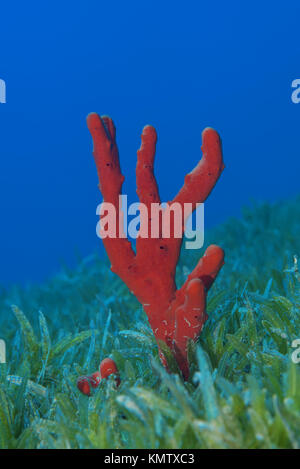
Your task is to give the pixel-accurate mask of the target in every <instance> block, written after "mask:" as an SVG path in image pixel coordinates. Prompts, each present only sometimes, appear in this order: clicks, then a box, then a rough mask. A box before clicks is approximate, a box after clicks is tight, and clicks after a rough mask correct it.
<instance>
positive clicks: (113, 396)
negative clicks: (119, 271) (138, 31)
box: [0, 197, 300, 449]
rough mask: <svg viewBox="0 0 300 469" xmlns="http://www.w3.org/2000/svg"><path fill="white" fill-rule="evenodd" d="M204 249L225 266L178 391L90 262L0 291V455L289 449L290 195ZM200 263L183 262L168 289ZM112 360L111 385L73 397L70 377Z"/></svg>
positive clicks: (298, 369)
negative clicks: (1, 355)
mask: <svg viewBox="0 0 300 469" xmlns="http://www.w3.org/2000/svg"><path fill="white" fill-rule="evenodd" d="M209 243H217V244H219V245H220V246H222V247H223V248H224V250H225V252H226V263H225V265H224V267H223V269H222V271H221V273H220V274H219V276H218V278H217V280H216V282H215V284H214V286H213V287H212V288H211V290H210V292H209V295H208V306H207V312H208V315H209V319H208V321H207V322H206V324H205V326H204V329H203V332H202V333H201V336H200V340H199V343H198V344H197V346H194V345H193V346H190V350H189V361H190V364H191V365H190V369H191V373H190V377H189V381H188V382H184V381H183V380H182V378H181V377H180V376H179V374H178V373H177V370H176V364H175V363H174V361H173V359H172V357H171V356H168V360H169V367H170V369H171V371H172V373H170V374H167V372H166V371H165V370H164V368H163V367H162V365H161V364H160V361H159V358H158V352H157V347H156V343H155V339H154V336H153V334H152V332H151V329H150V327H149V325H148V323H147V318H146V315H145V313H144V312H143V311H142V308H141V306H140V305H139V303H138V302H137V300H136V299H135V298H134V297H133V295H131V293H130V292H129V290H128V289H127V287H126V286H125V285H124V284H123V283H122V281H121V280H120V279H119V278H118V277H117V276H116V275H115V274H113V273H112V272H110V270H109V264H108V261H107V260H106V259H102V258H100V257H99V256H98V255H96V254H95V255H91V256H90V257H89V258H85V259H82V260H80V261H79V262H78V266H77V268H76V269H74V270H68V269H67V268H66V267H64V268H62V270H61V271H60V272H59V273H58V274H57V275H56V276H55V277H54V278H52V279H50V280H49V281H48V282H47V283H45V284H43V285H34V286H31V287H28V288H26V289H22V288H20V287H17V286H16V287H13V288H11V289H10V290H9V291H7V290H4V289H3V290H1V295H0V338H1V339H4V340H5V342H6V346H7V351H6V355H7V359H6V363H5V364H1V365H0V448H53V449H55V448H87V449H88V448H152V449H156V448H164V449H166V448H168V449H179V448H190V449H193V448H233V449H235V448H295V449H297V448H300V433H299V428H300V363H299V364H297V363H295V360H294V361H293V360H292V354H293V352H294V351H295V349H294V348H293V347H292V343H293V341H294V340H295V339H299V338H300V274H299V273H298V270H297V261H296V257H295V256H297V255H300V197H296V198H294V199H293V200H290V201H284V202H280V203H276V204H273V205H270V204H268V203H263V204H262V203H260V204H253V205H252V206H251V207H250V208H246V209H244V210H243V214H242V216H241V218H240V219H230V220H228V221H227V222H225V223H224V224H222V225H220V226H218V227H216V228H214V229H213V230H211V231H210V232H208V233H207V239H206V243H205V244H206V245H208V244H209ZM198 258H199V252H198V253H195V252H193V251H182V254H181V259H180V262H179V264H178V267H177V283H178V285H181V284H182V283H183V282H184V280H185V278H186V276H187V275H188V274H189V272H190V271H191V269H192V268H193V267H194V265H195V263H196V262H197V260H198ZM165 352H166V354H167V353H168V351H167V350H166V351H165ZM109 356H110V357H112V358H113V359H114V360H115V362H116V363H117V365H118V368H119V371H120V377H121V384H120V386H119V387H118V388H116V387H115V383H114V379H113V378H112V377H111V378H110V379H108V380H103V381H102V382H101V384H100V386H99V387H98V388H97V389H96V390H95V392H94V393H93V395H92V396H91V397H87V396H85V395H83V394H81V393H80V392H79V391H78V389H77V387H76V380H77V378H78V376H80V375H85V374H89V373H91V372H93V371H95V370H96V369H97V368H98V366H99V363H100V360H101V359H103V358H105V357H109ZM299 356H300V353H299Z"/></svg>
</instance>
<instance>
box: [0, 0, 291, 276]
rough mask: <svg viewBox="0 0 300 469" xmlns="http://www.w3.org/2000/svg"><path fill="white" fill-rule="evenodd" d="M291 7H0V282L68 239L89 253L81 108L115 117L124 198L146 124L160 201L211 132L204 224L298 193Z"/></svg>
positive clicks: (43, 269) (43, 260)
mask: <svg viewBox="0 0 300 469" xmlns="http://www.w3.org/2000/svg"><path fill="white" fill-rule="evenodd" d="M299 13H300V4H299V2H298V1H291V2H285V3H283V4H280V3H279V2H258V1H252V2H247V3H246V2H241V1H236V2H224V1H215V2H202V1H201V2H200V1H190V2H185V3H184V2H175V1H172V2H170V1H164V2H162V1H152V2H143V1H141V0H140V1H131V2H130V1H129V2H123V1H122V2H121V1H117V2H102V1H99V0H98V1H85V2H74V1H72V2H58V1H51V2H49V1H44V2H37V1H32V2H29V3H28V2H18V3H17V4H16V3H15V2H10V3H9V2H6V3H5V4H2V5H1V30H0V40H1V42H0V78H1V79H4V80H5V82H6V86H7V103H6V104H0V152H1V168H0V193H1V195H0V200H1V235H0V236H1V238H0V239H1V243H0V283H2V284H5V285H9V284H11V283H14V282H22V283H28V282H32V281H41V280H43V279H45V278H46V277H48V276H49V275H51V274H52V273H54V272H55V271H57V269H58V268H59V264H60V261H61V260H62V259H63V260H64V261H65V262H66V263H67V264H69V265H72V264H73V263H74V260H75V255H74V251H75V249H78V250H79V252H80V253H81V254H82V255H86V254H88V253H90V252H91V251H93V250H94V249H96V248H97V249H100V245H101V241H100V240H99V239H98V238H97V237H96V234H95V227H96V222H97V217H96V214H95V211H96V205H97V204H98V203H99V202H100V201H101V196H100V194H99V192H98V189H97V177H96V171H95V167H94V162H93V159H92V155H91V150H92V143H91V138H90V135H89V133H88V131H87V128H86V125H85V117H86V115H87V114H88V113H89V112H91V111H97V112H99V113H101V114H109V115H111V116H112V117H113V118H114V120H115V123H116V125H117V132H118V143H119V149H120V156H121V165H122V168H123V172H124V174H125V176H126V183H125V185H124V192H125V193H127V194H128V195H129V199H130V200H131V201H135V200H136V197H135V164H136V150H137V148H138V146H139V143H140V141H139V136H140V133H141V129H142V127H143V126H144V125H145V124H152V125H154V126H155V127H156V128H157V130H158V135H159V141H158V148H157V160H156V174H157V178H158V181H159V185H160V193H161V196H162V199H163V200H168V199H170V198H171V197H172V196H173V195H174V194H175V193H176V192H177V190H178V189H179V187H180V186H181V184H182V182H183V178H184V175H185V174H186V172H188V171H190V170H191V169H192V168H193V166H194V165H195V164H196V162H197V160H198V159H199V157H200V145H201V131H202V129H203V128H204V127H206V126H213V127H215V128H216V129H217V130H218V131H219V133H220V134H221V136H222V139H223V148H224V159H225V164H226V170H225V171H224V173H223V175H222V177H221V180H220V181H219V182H218V184H217V186H216V188H215V189H214V191H213V193H212V194H211V196H210V199H209V201H208V202H207V204H206V219H205V221H206V226H207V227H208V226H212V225H214V224H216V223H219V222H221V221H222V220H224V219H226V218H227V217H228V216H230V215H239V212H240V208H241V206H242V205H244V204H247V203H249V201H250V200H251V199H253V198H254V199H259V200H266V199H267V200H277V199H280V198H288V197H290V196H292V195H293V194H296V193H297V192H299V173H300V127H299V123H300V103H299V104H298V105H297V104H293V103H292V101H291V93H292V88H291V83H292V81H293V80H294V79H296V78H300V68H299V64H300V60H299V59H300V41H299ZM253 242H255V240H254V241H253Z"/></svg>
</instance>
